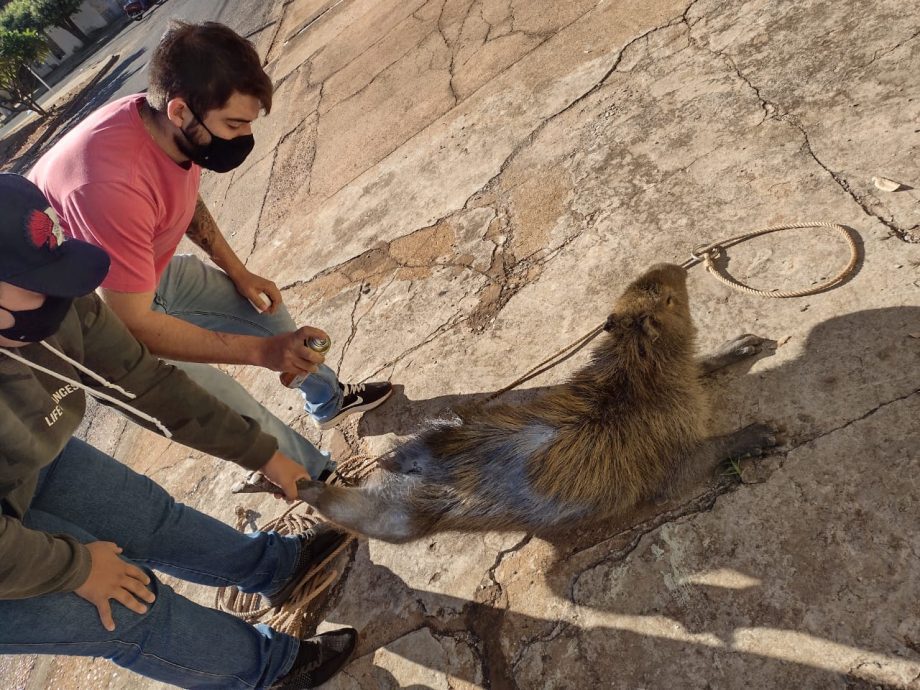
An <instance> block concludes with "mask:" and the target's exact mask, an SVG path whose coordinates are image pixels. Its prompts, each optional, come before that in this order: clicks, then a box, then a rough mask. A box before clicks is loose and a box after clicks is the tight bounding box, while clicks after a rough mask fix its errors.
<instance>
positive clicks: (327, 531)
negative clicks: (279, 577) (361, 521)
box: [262, 522, 350, 606]
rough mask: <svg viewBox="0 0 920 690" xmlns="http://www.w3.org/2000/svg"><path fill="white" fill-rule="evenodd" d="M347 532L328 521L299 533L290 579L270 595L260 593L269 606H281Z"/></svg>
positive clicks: (343, 539)
mask: <svg viewBox="0 0 920 690" xmlns="http://www.w3.org/2000/svg"><path fill="white" fill-rule="evenodd" d="M349 536H350V535H349V534H348V533H347V532H342V531H340V530H338V529H336V528H335V527H333V526H332V525H330V524H329V523H328V522H321V523H319V524H317V525H315V526H313V527H311V528H310V529H308V530H307V531H306V532H304V533H303V534H301V535H300V541H301V546H300V555H298V556H297V563H296V564H295V565H294V572H293V574H292V575H291V579H290V580H288V581H287V584H285V585H284V587H282V588H281V589H280V590H278V591H277V592H275V593H274V594H272V595H265V594H263V595H262V598H263V599H265V601H267V602H268V605H269V606H281V604H283V603H284V602H286V601H287V600H288V598H289V597H290V596H291V593H292V592H293V591H294V590H295V589H296V588H297V585H299V584H300V583H301V582H302V581H303V579H304V576H305V575H308V574H309V573H310V571H311V570H313V569H314V568H315V567H316V566H318V565H320V564H321V563H322V562H323V561H324V560H326V559H327V558H328V557H329V556H330V554H332V553H333V552H334V551H335V550H336V549H337V548H339V547H340V546H341V545H342V544H344V543H345V542H346V541H347V540H348V538H349Z"/></svg>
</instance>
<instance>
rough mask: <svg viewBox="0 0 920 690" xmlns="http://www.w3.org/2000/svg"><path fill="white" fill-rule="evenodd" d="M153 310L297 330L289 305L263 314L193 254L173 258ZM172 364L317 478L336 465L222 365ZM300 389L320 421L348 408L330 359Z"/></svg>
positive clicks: (221, 327)
mask: <svg viewBox="0 0 920 690" xmlns="http://www.w3.org/2000/svg"><path fill="white" fill-rule="evenodd" d="M153 309H154V310H156V311H160V312H163V313H164V314H169V315H170V316H175V317H176V318H178V319H182V320H183V321H187V322H189V323H192V324H195V325H196V326H200V327H201V328H207V329H208V330H211V331H222V332H224V333H235V334H238V335H255V336H263V337H267V336H273V335H280V334H282V333H291V332H292V331H296V330H297V326H296V325H295V324H294V320H293V319H292V318H291V315H290V314H289V313H288V311H287V309H286V308H285V306H284V305H282V306H281V307H280V308H279V309H278V311H277V312H275V313H274V314H260V313H259V312H257V311H256V310H255V309H254V308H253V307H252V305H251V304H249V302H248V301H247V300H246V298H245V297H243V296H242V295H241V294H240V293H239V292H237V291H236V287H235V286H234V285H233V282H232V281H231V280H230V279H229V278H228V277H227V274H226V273H224V272H223V271H221V270H218V269H216V268H213V267H211V266H207V265H205V264H204V263H202V262H201V261H200V260H199V259H197V258H196V257H194V256H191V255H187V254H186V255H179V256H174V257H173V258H172V260H171V261H170V262H169V265H168V266H167V267H166V270H165V271H164V272H163V275H162V277H161V278H160V284H159V285H158V286H157V291H156V295H155V297H154V301H153ZM170 363H171V364H174V365H175V366H177V367H178V368H180V369H182V370H183V371H184V372H185V373H186V374H188V376H189V378H191V379H192V380H193V381H195V383H197V384H198V385H199V386H201V387H202V388H204V389H205V390H207V391H208V392H209V393H211V395H213V396H214V397H216V398H218V399H219V400H221V401H222V402H223V403H224V404H226V405H228V406H229V407H232V408H233V409H234V410H236V411H237V412H239V413H240V414H243V415H246V416H247V417H251V418H253V419H255V420H256V421H257V422H259V426H261V427H262V429H263V430H264V431H265V432H266V433H267V434H270V435H272V436H274V437H275V438H276V439H278V445H279V448H280V449H281V452H282V453H284V454H285V455H288V456H290V457H291V458H293V459H294V460H296V461H297V462H299V463H300V464H301V465H303V466H304V467H305V468H306V469H307V471H308V472H309V473H310V475H311V476H312V477H314V478H315V477H317V476H318V475H319V473H320V472H322V471H323V470H324V469H331V468H333V467H334V466H335V463H333V462H331V461H330V459H329V455H328V453H321V452H320V451H319V450H317V449H316V447H315V446H314V445H313V444H312V443H310V442H309V441H308V440H307V439H305V438H304V437H303V436H301V435H300V434H298V433H297V432H295V431H294V430H293V429H291V428H290V427H289V426H288V425H287V424H285V423H284V422H282V421H281V420H280V419H278V418H277V417H276V416H275V415H273V414H272V413H271V412H269V411H268V410H267V409H266V408H265V407H264V406H263V405H261V404H260V403H258V402H257V401H256V400H255V398H253V397H252V396H251V395H250V394H249V393H248V392H247V391H246V389H245V388H243V387H242V386H241V385H240V384H239V383H237V382H236V381H234V380H233V378H232V377H231V376H229V375H227V374H225V373H224V372H222V371H221V370H220V369H218V368H217V367H213V366H211V365H209V364H199V363H195V362H170ZM300 390H301V393H302V394H303V397H304V403H305V404H304V407H305V409H306V411H307V412H308V413H309V414H310V415H312V416H313V418H314V419H316V420H317V421H319V422H324V421H326V420H328V419H331V418H332V417H334V416H335V415H337V414H338V413H339V410H340V409H341V408H342V388H341V387H340V386H339V380H338V377H337V376H336V374H335V372H334V371H332V369H330V368H329V367H327V366H326V365H325V364H323V365H320V368H319V371H317V372H316V373H315V374H311V375H310V376H308V377H307V378H306V380H305V381H304V382H303V384H302V385H301V387H300Z"/></svg>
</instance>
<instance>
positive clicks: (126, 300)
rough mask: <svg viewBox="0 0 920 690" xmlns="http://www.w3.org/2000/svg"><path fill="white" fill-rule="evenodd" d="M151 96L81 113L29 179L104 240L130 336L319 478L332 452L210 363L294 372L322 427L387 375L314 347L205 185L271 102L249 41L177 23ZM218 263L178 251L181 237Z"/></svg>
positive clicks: (112, 303) (379, 388)
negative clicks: (225, 227) (364, 377)
mask: <svg viewBox="0 0 920 690" xmlns="http://www.w3.org/2000/svg"><path fill="white" fill-rule="evenodd" d="M148 72H149V90H148V93H147V94H146V96H145V95H144V94H139V95H135V96H128V97H126V98H122V99H120V100H117V101H115V102H113V103H110V104H108V105H106V106H105V107H103V108H101V109H100V110H98V111H96V112H95V113H93V114H92V115H90V116H89V117H88V118H87V119H86V120H84V121H83V122H81V123H80V124H79V125H78V126H77V127H75V128H74V129H73V130H72V131H71V132H69V133H68V134H67V135H66V136H65V137H64V138H63V139H61V141H60V142H59V143H58V144H56V145H55V146H54V147H53V148H52V149H51V150H50V151H48V152H47V153H46V154H45V155H44V156H43V157H42V158H41V159H40V160H39V162H38V163H37V164H36V166H35V167H34V168H33V170H32V171H31V173H30V174H29V178H30V179H31V180H32V181H33V182H34V183H35V184H36V185H37V186H38V187H39V188H40V189H41V190H42V191H43V192H44V194H45V196H46V197H47V198H48V200H49V202H50V203H51V206H52V208H53V209H54V210H55V211H56V212H57V214H58V217H59V219H60V222H61V226H62V227H63V228H64V231H65V232H66V233H67V234H69V235H71V236H73V237H75V238H78V239H82V240H85V241H87V242H91V243H92V244H95V245H97V246H100V247H102V248H103V249H105V250H106V251H107V252H108V254H109V255H110V256H111V259H112V267H111V270H110V273H109V275H108V277H107V278H106V280H105V281H104V282H103V283H102V287H101V293H102V296H103V299H104V300H105V302H106V303H107V304H108V305H109V307H111V309H112V310H113V311H115V313H116V314H118V316H119V317H120V318H121V319H122V321H124V322H125V324H126V325H127V326H128V328H129V329H130V330H131V331H132V333H133V334H134V335H135V337H137V338H138V340H140V341H141V342H143V343H144V344H145V345H147V347H148V348H150V350H151V351H152V352H153V353H154V354H157V355H159V356H161V357H163V358H167V359H170V360H173V361H174V362H175V364H176V365H177V366H179V367H180V368H182V369H184V370H185V371H186V373H187V374H188V375H189V376H190V377H191V378H193V379H194V380H195V381H196V382H198V383H199V384H200V385H201V386H203V387H204V388H206V389H207V390H209V391H210V392H211V393H213V394H214V395H215V396H216V397H218V398H219V399H221V400H222V401H224V402H225V403H226V404H228V405H229V406H230V407H232V408H234V409H235V410H237V411H238V412H240V413H241V414H244V415H247V416H250V417H253V418H255V419H256V420H257V421H259V423H260V424H261V426H262V427H263V429H265V430H266V431H267V432H268V433H270V434H272V435H274V436H275V437H276V438H278V441H279V446H280V447H281V449H282V450H283V451H284V452H285V453H286V454H288V455H289V456H291V457H292V458H294V459H295V460H297V461H298V462H300V463H301V464H302V465H303V466H304V467H305V468H306V469H307V470H308V471H309V472H310V474H311V475H312V476H314V477H320V478H323V477H325V476H328V474H329V472H330V471H331V469H332V467H333V466H334V465H333V463H332V462H331V461H330V459H329V456H328V454H327V453H321V452H320V451H318V450H317V449H316V448H315V447H314V446H313V445H312V444H311V443H310V442H309V441H307V439H305V438H304V437H302V436H301V435H299V434H297V433H295V432H294V431H293V430H292V429H290V428H289V427H288V426H287V425H286V424H284V423H283V422H282V421H281V420H279V419H278V418H277V417H275V416H274V415H272V414H271V413H270V412H269V411H268V410H267V409H265V408H264V407H263V406H262V405H260V404H259V403H257V402H256V401H255V400H254V399H253V398H252V396H250V395H249V394H248V393H247V392H246V391H245V390H244V389H243V388H242V387H241V386H240V385H239V384H238V383H237V382H236V381H234V380H233V379H232V378H230V377H229V376H228V375H227V374H224V373H223V372H221V371H220V370H219V369H217V368H216V367H213V366H209V364H214V363H224V364H254V365H257V366H262V367H266V368H268V369H272V370H274V371H278V372H284V373H288V374H296V375H298V379H297V380H298V381H299V384H298V385H299V388H300V390H301V392H302V393H303V395H304V400H305V406H306V410H307V411H308V412H309V413H310V414H311V416H312V417H313V419H314V421H315V422H316V423H317V425H318V426H320V427H321V428H329V427H331V426H332V425H334V424H335V423H337V422H338V421H339V420H341V419H342V418H343V417H344V416H346V415H348V414H353V413H356V412H361V411H364V410H369V409H372V408H374V407H376V406H377V405H380V404H381V403H382V402H383V401H384V400H386V399H387V397H389V395H390V394H391V393H392V387H391V386H390V384H389V383H386V382H384V383H369V384H360V385H349V384H342V383H340V382H339V381H338V378H337V376H336V374H335V373H334V372H333V371H332V370H331V369H329V367H327V366H325V365H324V364H323V363H322V362H323V357H322V356H321V355H319V354H318V353H316V352H314V351H313V350H312V349H310V348H309V347H307V343H306V341H307V339H309V338H310V337H324V336H325V335H326V334H325V333H324V332H323V331H321V330H320V329H317V328H313V327H310V326H304V327H301V328H297V326H296V324H295V323H294V321H293V320H292V319H291V317H290V315H289V314H288V312H287V309H286V308H285V306H284V304H283V302H282V296H281V292H280V290H279V289H278V287H277V286H276V285H275V283H273V282H272V281H271V280H269V279H267V278H264V277H261V276H259V275H256V274H254V273H252V272H251V271H249V270H248V269H247V268H246V266H245V265H244V264H243V263H242V261H240V259H239V257H237V255H236V254H235V252H234V251H233V250H232V249H231V247H230V245H229V244H228V243H227V241H226V239H225V238H224V236H223V235H222V234H221V232H220V230H219V229H218V227H217V224H216V223H215V221H214V219H213V218H212V217H211V214H210V213H209V211H208V209H207V206H206V205H205V203H204V201H202V199H201V197H200V196H199V194H198V189H199V183H200V176H201V168H202V167H205V168H208V169H210V170H213V171H216V172H227V171H229V170H232V169H233V168H235V167H237V166H239V165H240V164H241V163H242V162H243V161H244V160H245V158H246V156H247V155H248V154H249V152H250V151H251V150H252V147H253V145H254V139H253V135H252V123H253V122H254V121H255V120H256V119H257V118H258V117H259V114H260V112H261V111H262V110H265V111H266V112H268V111H269V110H270V109H271V101H272V90H273V87H272V83H271V80H270V79H269V78H268V76H267V75H266V74H265V72H264V70H263V69H262V66H261V61H260V60H259V57H258V54H257V53H256V51H255V49H254V48H253V47H252V44H251V43H249V42H248V41H246V40H245V39H243V38H241V37H240V36H238V35H237V34H235V33H234V32H233V31H231V30H230V29H228V28H227V27H224V26H222V25H220V24H216V23H212V22H207V23H204V24H201V25H194V24H184V23H181V22H175V23H174V24H173V25H172V26H171V28H170V29H169V30H168V31H167V32H166V34H165V35H164V37H163V39H162V40H161V42H160V44H159V45H158V47H157V48H156V50H155V52H154V54H153V56H152V58H151V61H150V65H149V67H148ZM183 235H186V236H188V237H189V239H191V240H192V241H193V242H195V243H196V244H197V245H198V246H199V247H201V248H202V249H203V250H204V251H205V252H206V253H207V254H208V256H209V257H210V258H211V260H212V261H213V263H214V264H216V265H217V266H218V267H219V269H220V270H218V269H217V268H214V267H211V266H207V265H205V264H204V263H202V262H201V261H199V260H198V259H197V258H195V257H193V256H181V255H178V256H177V255H175V251H176V248H177V246H178V244H179V241H180V240H181V239H182V236H183Z"/></svg>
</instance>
